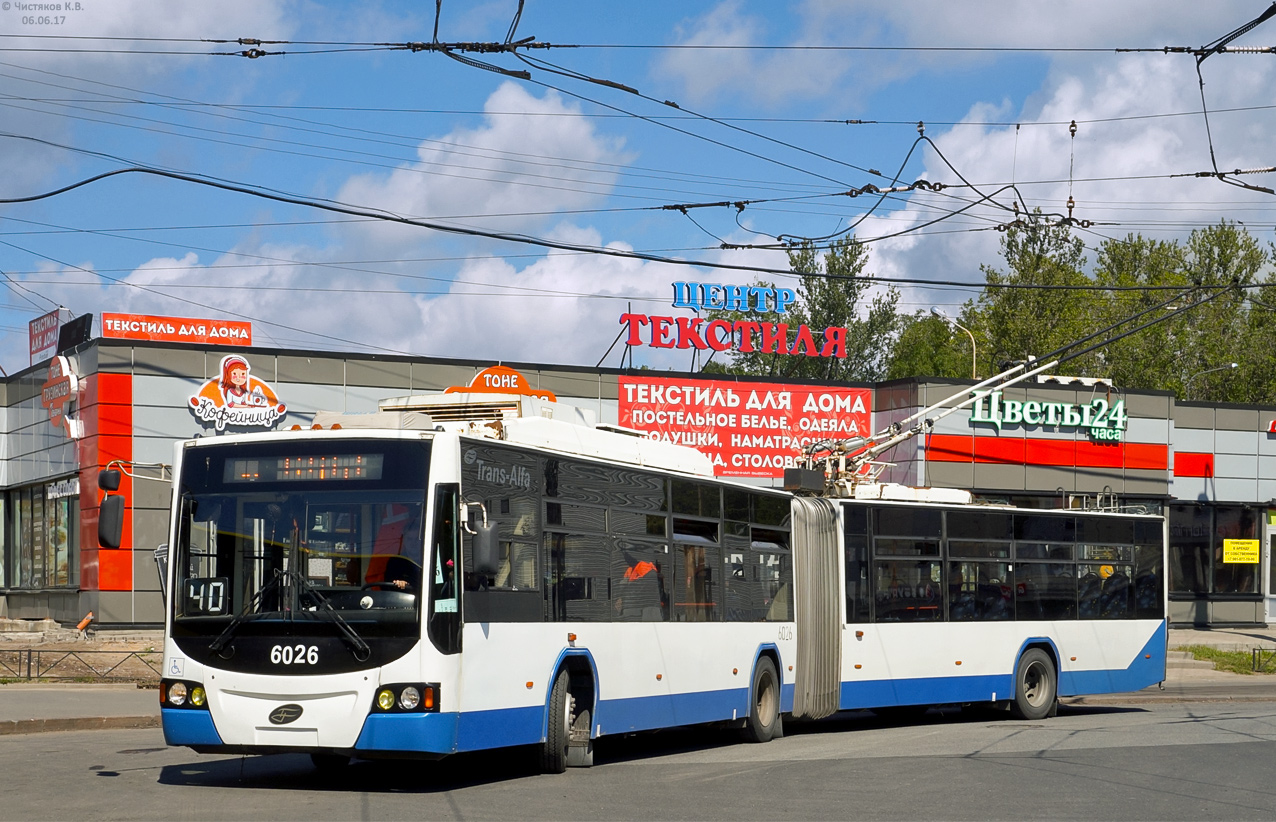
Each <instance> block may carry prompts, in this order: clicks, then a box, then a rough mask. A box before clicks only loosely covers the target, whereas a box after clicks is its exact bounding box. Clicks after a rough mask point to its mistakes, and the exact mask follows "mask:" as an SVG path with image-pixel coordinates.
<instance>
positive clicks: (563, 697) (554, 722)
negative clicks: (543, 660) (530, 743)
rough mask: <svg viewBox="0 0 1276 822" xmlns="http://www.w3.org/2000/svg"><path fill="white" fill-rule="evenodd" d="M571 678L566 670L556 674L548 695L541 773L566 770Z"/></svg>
mask: <svg viewBox="0 0 1276 822" xmlns="http://www.w3.org/2000/svg"><path fill="white" fill-rule="evenodd" d="M570 680H571V677H570V676H568V674H567V671H566V670H562V671H559V672H558V676H557V677H556V678H555V679H554V688H553V690H552V691H550V694H549V724H548V725H546V728H545V743H544V745H543V746H542V747H541V771H542V772H544V773H562V772H563V771H566V770H567V746H568V745H569V744H571V735H572V729H571V718H572V710H571V708H572V706H571V698H572V695H571V691H570V690H569V689H568V687H567V686H568V685H569V684H570Z"/></svg>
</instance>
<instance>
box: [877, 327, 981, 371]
mask: <svg viewBox="0 0 1276 822" xmlns="http://www.w3.org/2000/svg"><path fill="white" fill-rule="evenodd" d="M958 322H961V321H960V320H958ZM962 325H965V323H964V322H963V323H962ZM970 344H971V343H970V337H967V336H966V332H964V331H959V330H957V329H955V328H953V327H952V325H950V324H949V323H947V322H945V321H944V320H942V319H940V318H939V317H935V316H932V315H930V314H929V313H926V312H922V311H919V312H917V313H916V314H910V315H906V316H903V317H901V318H900V331H899V337H898V338H897V339H896V340H895V345H894V347H893V348H892V350H891V358H890V363H889V364H888V365H887V368H886V378H887V379H890V380H895V379H902V378H904V377H947V378H952V379H967V378H969V377H970V368H971V353H970ZM977 351H978V347H977V346H976V352H977ZM981 373H982V372H981ZM983 375H984V376H985V377H987V376H990V375H989V374H987V373H984V374H983Z"/></svg>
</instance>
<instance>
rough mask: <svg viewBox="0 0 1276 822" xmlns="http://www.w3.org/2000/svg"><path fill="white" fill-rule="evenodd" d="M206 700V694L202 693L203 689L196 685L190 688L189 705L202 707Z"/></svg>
mask: <svg viewBox="0 0 1276 822" xmlns="http://www.w3.org/2000/svg"><path fill="white" fill-rule="evenodd" d="M207 701H208V694H206V693H204V689H203V688H201V687H199V686H198V685H196V686H195V687H194V688H191V706H192V707H195V708H202V707H204V703H205V702H207Z"/></svg>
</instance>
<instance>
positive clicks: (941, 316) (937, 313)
mask: <svg viewBox="0 0 1276 822" xmlns="http://www.w3.org/2000/svg"><path fill="white" fill-rule="evenodd" d="M930 313H931V314H933V315H935V316H936V317H938V318H939V319H941V320H943V321H944V322H946V323H948V324H949V325H953V326H956V327H957V328H960V329H961V330H962V331H965V332H966V336H967V337H970V378H971V379H972V380H974V379H978V377H976V376H975V362H976V358H975V356H976V355H975V335H974V334H971V333H970V329H969V328H967V327H966V326H964V325H962V324H961V323H959V322H957V321H956V320H954V319H953V318H952V317H950V316H948V315H947V314H945V313H944V312H943V310H941V309H939V308H932V309H931V310H930Z"/></svg>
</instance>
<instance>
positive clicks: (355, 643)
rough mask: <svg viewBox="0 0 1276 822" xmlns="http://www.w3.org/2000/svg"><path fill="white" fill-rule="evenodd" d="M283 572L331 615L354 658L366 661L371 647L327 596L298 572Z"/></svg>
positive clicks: (370, 652) (370, 653)
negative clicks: (299, 584) (349, 646)
mask: <svg viewBox="0 0 1276 822" xmlns="http://www.w3.org/2000/svg"><path fill="white" fill-rule="evenodd" d="M285 573H286V574H288V575H289V576H291V577H292V578H293V579H295V580H296V581H298V582H300V583H301V587H302V588H304V589H305V590H306V591H307V592H309V593H310V594H311V595H312V596H313V597H314V598H315V599H316V600H318V601H319V605H320V607H322V608H323V609H324V611H323V612H324V613H327V614H329V615H331V616H332V621H333V623H334V624H335V625H336V626H337V628H338V629H339V630H340V631H341V634H342V636H344V637H345V639H346V641H347V642H348V643H350V645H351V647H352V651H351V652H352V653H353V654H354V658H355V659H357V660H359V661H360V662H366V661H367V660H368V657H370V656H372V647H371V646H370V645H368V643H367V642H366V641H364V639H363V637H361V636H359V634H358V633H357V632H356V631H355V629H354V628H351V627H350V623H348V622H346V620H345V618H344V617H342V616H341V614H339V613H337V609H336V608H333V607H332V603H331V602H329V601H328V598H327V597H326V596H324V595H323V594H322V593H321V592H320V591H319V589H318V588H316V587H315V586H314V583H312V582H311V581H310V580H308V579H306V578H305V577H303V576H302V575H301V574H299V573H298V572H296V571H293V570H291V569H290V570H288V571H286V572H285ZM302 613H307V614H309V613H316V612H314V611H303V612H302Z"/></svg>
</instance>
